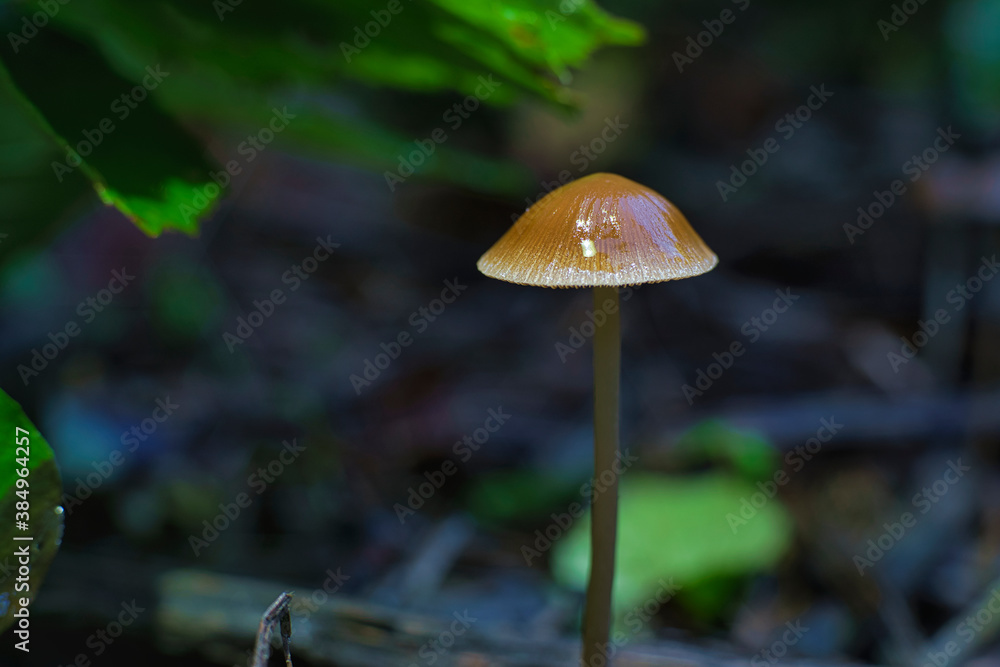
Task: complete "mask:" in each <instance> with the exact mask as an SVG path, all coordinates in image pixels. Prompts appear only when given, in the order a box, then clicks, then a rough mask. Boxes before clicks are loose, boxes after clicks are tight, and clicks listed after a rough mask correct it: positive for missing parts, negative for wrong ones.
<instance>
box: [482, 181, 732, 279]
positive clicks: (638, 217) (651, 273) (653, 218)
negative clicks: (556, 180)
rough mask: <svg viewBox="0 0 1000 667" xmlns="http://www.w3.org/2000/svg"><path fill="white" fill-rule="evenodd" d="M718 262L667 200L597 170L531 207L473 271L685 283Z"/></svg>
mask: <svg viewBox="0 0 1000 667" xmlns="http://www.w3.org/2000/svg"><path fill="white" fill-rule="evenodd" d="M718 261H719V258H718V257H716V256H715V253H713V252H712V251H711V249H710V248H709V247H708V246H707V245H705V242H704V241H702V240H701V237H700V236H698V234H697V233H696V232H695V231H694V230H693V229H692V228H691V225H690V224H689V223H688V221H687V219H686V218H685V217H684V214H682V213H681V212H680V211H679V210H677V207H676V206H674V205H673V204H672V203H670V202H669V201H668V200H667V199H665V198H663V197H662V196H660V195H659V194H658V193H656V192H655V191H653V190H650V189H649V188H647V187H646V186H644V185H640V184H638V183H636V182H635V181H631V180H629V179H627V178H625V177H623V176H618V175H616V174H606V173H597V174H591V175H589V176H584V177H583V178H581V179H578V180H576V181H572V182H570V183H567V184H566V185H564V186H562V187H560V188H557V189H555V190H553V191H552V192H550V193H549V194H547V195H546V196H545V197H543V198H542V199H541V200H539V201H538V202H536V203H535V204H534V205H533V206H532V207H531V208H529V209H528V210H527V211H525V212H524V215H522V216H521V217H520V218H518V220H517V222H515V223H514V225H513V226H512V227H511V228H510V229H509V230H507V233H506V234H504V235H503V236H502V237H500V240H498V241H497V242H496V243H494V244H493V247H491V248H490V249H489V250H487V251H486V253H485V254H483V256H482V257H480V258H479V261H478V262H477V263H476V266H477V267H478V268H479V270H480V271H481V272H483V273H484V274H486V275H487V276H489V277H491V278H497V279H498V280H505V281H507V282H512V283H518V284H520V285H536V286H539V287H595V286H598V285H607V286H625V285H638V284H642V283H655V282H661V281H664V280H678V279H680V278H689V277H691V276H697V275H699V274H702V273H705V272H706V271H710V270H712V268H714V267H715V265H716V264H717V263H718Z"/></svg>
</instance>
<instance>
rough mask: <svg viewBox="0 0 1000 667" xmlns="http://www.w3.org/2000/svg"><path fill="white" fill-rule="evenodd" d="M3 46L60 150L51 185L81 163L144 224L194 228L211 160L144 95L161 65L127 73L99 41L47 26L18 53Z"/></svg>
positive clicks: (101, 191) (10, 74)
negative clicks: (108, 59)
mask: <svg viewBox="0 0 1000 667" xmlns="http://www.w3.org/2000/svg"><path fill="white" fill-rule="evenodd" d="M3 32H5V33H6V32H7V30H3ZM0 53H2V54H3V55H2V62H3V67H2V68H0V79H2V80H3V82H4V83H5V84H6V85H7V86H8V89H9V90H10V89H13V90H15V91H16V94H17V95H18V97H20V99H21V101H22V102H23V103H24V104H25V105H26V106H27V108H29V109H30V110H31V112H32V113H33V114H34V116H35V117H36V119H37V120H38V121H39V124H40V125H41V127H43V128H44V129H45V130H47V131H48V132H49V134H50V136H51V138H52V139H54V140H55V142H56V144H57V145H58V146H59V147H60V149H61V153H63V154H62V155H60V156H59V158H58V159H56V160H51V161H50V163H49V170H48V171H49V176H50V178H51V179H52V186H51V189H52V190H58V189H59V188H60V187H61V185H62V184H63V181H64V180H65V179H66V178H67V176H72V175H73V174H74V173H75V172H76V171H77V169H79V170H80V171H81V172H82V173H83V174H85V175H86V176H87V177H88V178H89V179H90V180H91V181H92V183H93V186H94V188H95V189H96V190H97V193H98V195H99V196H100V198H101V200H102V201H104V203H106V204H109V205H112V206H115V207H116V208H117V209H118V210H120V211H121V212H122V213H124V214H125V215H126V216H127V217H128V218H129V219H130V220H132V221H133V222H134V223H135V224H136V225H138V226H139V227H140V228H141V229H142V230H143V231H145V232H146V233H147V234H150V235H152V236H156V235H158V234H160V233H161V232H163V231H164V230H166V229H177V230H180V231H184V232H186V233H189V234H193V233H195V232H197V229H198V217H199V215H200V214H204V213H206V212H207V211H208V209H209V208H210V206H209V205H208V202H206V205H205V206H202V207H200V209H201V210H200V211H197V212H194V207H192V202H195V201H197V199H198V195H199V194H200V193H202V192H203V190H204V187H205V186H206V185H207V184H208V183H209V180H208V174H209V172H210V165H209V163H207V162H206V161H205V160H204V158H203V151H202V149H201V147H200V146H199V145H198V143H197V142H196V141H195V140H194V139H193V138H192V137H190V136H189V135H188V134H187V133H186V132H185V131H184V130H182V129H181V128H180V127H179V126H178V125H177V124H176V123H175V122H174V121H173V120H172V119H171V118H170V117H169V116H167V115H166V114H164V113H163V112H162V111H161V110H160V109H158V108H157V106H156V104H155V102H154V101H153V100H151V99H147V96H148V95H149V91H150V90H152V89H155V88H156V87H157V86H158V85H160V84H161V83H162V82H163V80H164V78H165V76H164V73H163V72H162V71H160V70H157V69H154V68H153V67H150V68H149V69H148V70H147V71H146V73H145V76H144V78H137V79H135V80H129V79H126V78H124V77H122V76H121V75H119V74H117V73H115V72H113V71H112V70H110V69H109V68H108V66H107V64H106V63H105V61H104V60H103V58H102V57H101V56H100V54H98V53H97V52H96V51H94V50H93V49H91V48H90V47H88V46H86V45H84V44H81V43H78V42H75V41H73V40H71V39H69V38H67V37H66V36H64V35H61V34H60V33H59V32H58V31H57V30H56V29H54V28H52V27H48V28H46V29H43V30H39V31H38V33H37V34H36V35H35V36H34V37H33V38H32V39H31V40H30V41H29V42H28V43H27V44H24V45H21V46H20V48H19V50H18V52H17V53H13V52H12V51H7V50H0ZM166 75H167V76H168V75H169V72H167V73H166ZM137 81H142V83H141V84H139V85H137V83H136V82H137ZM213 187H214V184H213ZM217 194H218V188H216V195H217ZM208 199H209V200H211V197H209V198H208ZM185 207H187V208H185Z"/></svg>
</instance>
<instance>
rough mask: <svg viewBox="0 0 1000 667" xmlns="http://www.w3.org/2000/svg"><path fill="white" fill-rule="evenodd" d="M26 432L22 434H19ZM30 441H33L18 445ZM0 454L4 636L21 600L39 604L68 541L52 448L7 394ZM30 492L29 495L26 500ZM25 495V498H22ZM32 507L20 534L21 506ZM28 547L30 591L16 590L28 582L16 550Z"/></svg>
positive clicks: (1, 406)
mask: <svg viewBox="0 0 1000 667" xmlns="http://www.w3.org/2000/svg"><path fill="white" fill-rule="evenodd" d="M18 429H20V430H18ZM25 435H26V436H27V441H25V440H20V441H19V440H18V439H19V438H24V437H25ZM0 441H2V442H3V445H2V446H0V451H2V452H3V454H4V456H3V461H0V517H3V523H2V524H0V544H3V545H5V546H4V553H3V554H2V555H0V564H2V565H3V566H4V567H3V570H4V571H7V572H9V574H7V575H5V576H4V577H3V578H2V579H0V632H2V631H3V630H5V629H6V628H7V627H9V626H10V625H11V624H12V623H13V622H14V613H15V611H16V609H17V608H18V607H19V606H20V605H18V604H16V601H18V600H20V599H21V598H27V599H29V600H31V599H34V597H35V596H36V595H37V594H38V589H39V587H40V586H41V583H42V579H43V577H44V576H45V572H46V571H47V570H48V567H49V564H50V563H51V562H52V559H53V558H54V557H55V555H56V551H57V550H58V549H59V542H60V540H61V539H62V528H63V510H62V507H60V505H59V498H60V493H61V490H62V482H61V481H60V479H59V469H58V468H57V467H56V461H55V458H54V456H53V454H52V448H51V447H49V445H48V443H47V442H45V439H44V438H43V437H42V436H41V434H40V433H39V432H38V429H36V428H35V427H34V425H33V424H32V423H31V422H30V421H28V418H27V417H26V416H25V414H24V412H23V411H22V410H21V407H20V406H19V405H18V404H17V403H16V402H15V401H14V400H13V399H12V398H11V397H10V396H8V395H7V394H6V393H4V392H3V391H0ZM25 442H27V454H28V456H27V459H28V461H27V463H28V465H27V469H28V471H29V472H28V476H27V477H26V478H24V479H27V480H28V486H27V488H26V489H25V488H20V489H19V488H18V486H17V480H19V479H22V477H21V476H20V475H18V474H17V470H18V468H21V467H22V466H21V464H20V463H19V462H18V461H17V459H21V458H24V457H23V454H24V453H25V452H24V450H21V451H18V447H22V446H24V444H25ZM25 491H27V493H26V494H25ZM19 492H20V494H21V496H25V498H22V497H21V496H19V495H18V493H19ZM25 499H26V500H27V502H28V506H29V507H30V509H29V510H28V521H27V525H28V530H19V529H18V527H17V524H16V521H17V520H21V517H18V515H17V512H18V511H20V510H19V509H18V505H17V503H20V502H25ZM16 537H31V538H32V540H30V541H21V540H15V538H16ZM24 545H27V546H28V551H29V554H30V556H29V563H28V566H29V568H30V572H29V574H28V580H27V582H26V583H27V584H28V589H27V590H23V588H22V589H21V590H15V587H16V586H19V585H23V584H24V583H25V582H23V581H21V582H19V581H18V576H19V574H18V568H19V566H20V563H19V562H18V558H17V557H16V556H15V555H14V553H15V550H16V549H18V548H20V547H22V546H24Z"/></svg>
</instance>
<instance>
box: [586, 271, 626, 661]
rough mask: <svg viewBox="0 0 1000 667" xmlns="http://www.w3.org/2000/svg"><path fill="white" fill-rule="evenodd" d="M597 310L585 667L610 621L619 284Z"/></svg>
mask: <svg viewBox="0 0 1000 667" xmlns="http://www.w3.org/2000/svg"><path fill="white" fill-rule="evenodd" d="M609 301H610V302H611V303H608V302H609ZM594 312H595V313H604V314H605V315H607V320H605V321H604V322H603V323H602V324H597V325H596V331H595V332H594V487H593V488H594V491H593V493H594V495H593V500H592V502H591V510H590V516H591V524H590V582H589V584H588V585H587V602H586V607H585V609H584V613H583V663H582V664H583V667H595V666H596V665H599V664H604V660H605V659H606V658H605V655H606V651H607V643H608V632H609V629H610V626H611V586H612V584H613V583H614V577H615V541H616V533H617V530H618V474H617V472H616V469H617V466H615V463H616V461H617V459H618V384H619V375H620V371H619V366H620V360H621V322H620V317H619V313H618V288H616V287H595V288H594ZM597 656H601V657H600V658H598V657H597ZM609 662H610V661H609Z"/></svg>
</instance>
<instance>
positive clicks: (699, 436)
mask: <svg viewBox="0 0 1000 667" xmlns="http://www.w3.org/2000/svg"><path fill="white" fill-rule="evenodd" d="M671 455H672V456H673V457H674V458H675V459H677V460H678V461H679V462H680V463H683V464H688V465H702V464H705V463H712V464H719V465H724V466H726V467H728V468H730V469H732V470H734V471H736V472H737V473H738V474H739V475H740V476H741V477H744V478H745V479H748V480H750V481H756V480H758V479H762V478H765V477H770V476H771V475H773V474H774V471H775V470H777V468H778V464H779V458H778V450H777V449H775V448H774V445H772V444H771V443H770V442H768V441H767V440H766V439H765V438H764V437H763V436H761V435H760V434H758V433H755V432H753V431H747V430H742V429H737V428H733V427H732V426H730V425H729V424H726V423H725V422H722V421H718V420H710V421H704V422H701V423H700V424H698V425H696V426H694V427H692V428H691V429H690V430H689V431H687V432H686V433H684V434H683V435H682V436H681V437H680V438H678V440H677V444H676V446H675V447H674V449H673V451H672V452H671Z"/></svg>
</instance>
